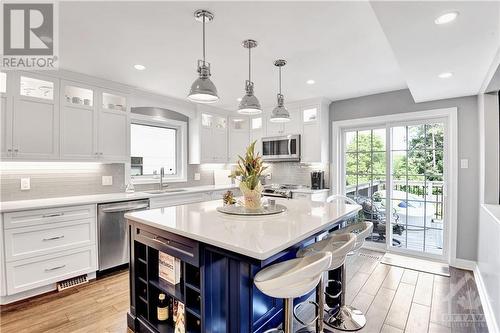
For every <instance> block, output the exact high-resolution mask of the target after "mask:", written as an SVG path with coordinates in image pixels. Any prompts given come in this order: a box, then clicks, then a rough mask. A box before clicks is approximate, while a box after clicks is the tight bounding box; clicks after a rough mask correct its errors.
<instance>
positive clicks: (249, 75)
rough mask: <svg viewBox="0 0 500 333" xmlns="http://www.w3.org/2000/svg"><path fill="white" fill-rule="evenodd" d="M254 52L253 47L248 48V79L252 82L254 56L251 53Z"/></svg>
mask: <svg viewBox="0 0 500 333" xmlns="http://www.w3.org/2000/svg"><path fill="white" fill-rule="evenodd" d="M251 52H252V48H251V47H249V48H248V81H250V82H252V76H251V68H252V57H251V56H250V53H251Z"/></svg>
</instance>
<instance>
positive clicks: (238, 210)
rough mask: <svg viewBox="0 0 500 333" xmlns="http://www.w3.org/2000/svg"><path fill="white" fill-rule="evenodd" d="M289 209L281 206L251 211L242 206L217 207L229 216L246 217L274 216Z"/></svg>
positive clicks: (263, 207) (262, 207) (264, 207)
mask: <svg viewBox="0 0 500 333" xmlns="http://www.w3.org/2000/svg"><path fill="white" fill-rule="evenodd" d="M286 210H287V208H286V206H284V205H281V204H274V205H265V206H261V207H260V208H256V209H251V208H246V207H244V206H241V205H231V206H223V207H217V211H218V212H220V213H224V214H229V215H244V216H262V215H274V214H279V213H283V212H286Z"/></svg>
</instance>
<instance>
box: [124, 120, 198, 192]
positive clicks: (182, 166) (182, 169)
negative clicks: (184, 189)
mask: <svg viewBox="0 0 500 333" xmlns="http://www.w3.org/2000/svg"><path fill="white" fill-rule="evenodd" d="M130 123H131V124H139V125H149V126H157V127H165V128H172V129H175V130H176V131H177V134H176V135H177V136H176V143H177V147H176V148H177V149H176V151H177V156H176V161H177V165H176V167H177V173H176V174H175V175H165V177H163V181H164V182H167V183H174V182H186V181H187V154H188V142H187V135H188V133H187V127H188V124H187V122H184V121H179V120H173V119H168V118H163V117H156V116H147V115H142V114H134V113H132V114H131V115H130ZM125 170H126V171H125V172H126V179H127V180H128V181H131V182H132V183H133V184H134V185H137V184H158V183H160V177H159V176H152V175H148V176H134V177H131V176H130V161H129V162H128V163H127V164H126V165H125Z"/></svg>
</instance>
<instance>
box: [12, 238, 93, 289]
mask: <svg viewBox="0 0 500 333" xmlns="http://www.w3.org/2000/svg"><path fill="white" fill-rule="evenodd" d="M95 251H96V250H95V246H89V247H84V248H79V249H73V250H69V251H65V252H64V253H57V254H52V255H47V256H42V257H37V258H36V259H25V260H19V261H15V262H10V263H7V265H6V266H7V267H6V273H7V274H6V277H7V294H8V295H12V294H15V293H19V292H21V291H25V290H29V289H33V288H37V287H42V286H46V285H49V284H51V283H55V282H58V281H61V280H65V279H68V278H71V277H74V276H78V275H81V274H85V273H89V272H94V271H96V270H97V265H96V253H95Z"/></svg>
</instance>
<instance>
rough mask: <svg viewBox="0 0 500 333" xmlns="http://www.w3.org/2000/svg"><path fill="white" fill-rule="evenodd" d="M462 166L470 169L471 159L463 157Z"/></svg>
mask: <svg viewBox="0 0 500 333" xmlns="http://www.w3.org/2000/svg"><path fill="white" fill-rule="evenodd" d="M460 168H461V169H468V168H469V160H468V159H466V158H463V159H461V160H460Z"/></svg>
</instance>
